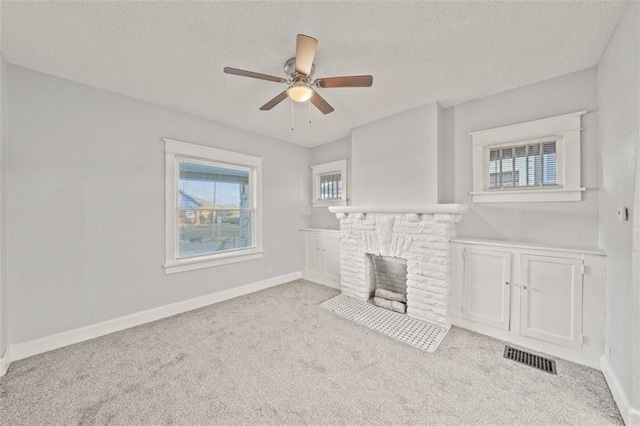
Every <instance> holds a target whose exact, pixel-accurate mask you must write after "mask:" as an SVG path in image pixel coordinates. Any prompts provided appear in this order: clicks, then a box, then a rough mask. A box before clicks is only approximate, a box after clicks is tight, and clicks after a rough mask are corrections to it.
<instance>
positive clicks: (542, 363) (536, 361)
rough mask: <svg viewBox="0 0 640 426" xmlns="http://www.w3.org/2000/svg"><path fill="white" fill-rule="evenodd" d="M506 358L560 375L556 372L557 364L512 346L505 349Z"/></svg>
mask: <svg viewBox="0 0 640 426" xmlns="http://www.w3.org/2000/svg"><path fill="white" fill-rule="evenodd" d="M504 357H505V358H507V359H511V360H513V361H516V362H519V363H520V364H524V365H528V366H529V367H533V368H537V369H538V370H542V371H544V372H545V373H549V374H558V372H557V370H556V362H555V361H553V360H551V359H549V358H545V357H542V356H538V355H534V354H532V353H529V352H525V351H521V350H520V349H516V348H512V347H511V346H505V347H504Z"/></svg>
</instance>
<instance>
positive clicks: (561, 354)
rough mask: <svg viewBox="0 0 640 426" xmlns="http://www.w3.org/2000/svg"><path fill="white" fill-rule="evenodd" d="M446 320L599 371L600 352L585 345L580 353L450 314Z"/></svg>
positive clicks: (457, 325)
mask: <svg viewBox="0 0 640 426" xmlns="http://www.w3.org/2000/svg"><path fill="white" fill-rule="evenodd" d="M448 319H449V321H450V323H451V324H453V325H455V326H456V327H460V328H464V329H467V330H471V331H475V332H476V333H480V334H484V335H487V336H490V337H493V338H494V339H498V340H503V341H505V342H509V343H513V344H515V345H519V346H522V347H525V348H527V349H531V350H533V351H536V352H540V353H542V354H546V355H551V356H555V357H558V358H562V359H566V360H567V361H571V362H575V363H576V364H582V365H586V366H587V367H591V368H595V369H596V370H599V369H600V368H601V366H600V365H601V363H600V356H601V354H602V351H601V350H600V349H598V348H594V347H588V346H587V345H586V344H585V345H584V347H583V349H582V351H578V350H575V349H571V348H567V347H563V346H558V345H555V344H553V343H548V342H543V341H541V340H536V339H531V338H528V337H524V336H520V335H519V334H517V333H513V332H511V331H508V330H500V329H497V328H495V327H492V326H489V325H486V324H480V323H478V322H475V321H471V320H469V319H466V318H461V317H458V316H455V315H451V314H449V316H448Z"/></svg>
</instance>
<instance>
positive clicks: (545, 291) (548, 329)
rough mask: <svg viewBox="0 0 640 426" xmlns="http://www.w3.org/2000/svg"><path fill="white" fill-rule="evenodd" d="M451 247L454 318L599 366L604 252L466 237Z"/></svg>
mask: <svg viewBox="0 0 640 426" xmlns="http://www.w3.org/2000/svg"><path fill="white" fill-rule="evenodd" d="M451 251H452V260H451V261H452V270H451V278H452V280H451V288H450V295H449V317H450V321H451V323H452V324H454V325H457V326H460V327H464V328H468V329H471V330H474V331H478V332H480V333H484V334H488V335H491V336H493V337H496V338H499V339H502V340H506V341H510V342H512V343H515V344H519V345H522V346H525V347H529V348H531V349H534V350H538V351H541V352H545V353H548V354H551V355H556V356H559V357H562V358H566V359H570V360H572V361H576V362H580V363H582V364H587V365H591V366H593V367H596V368H598V367H599V363H600V356H601V355H602V354H603V352H604V338H603V335H604V308H605V305H604V303H605V301H604V291H605V289H604V286H605V272H606V257H605V256H604V253H602V252H601V251H598V250H584V249H572V248H558V247H545V246H541V245H535V244H526V243H512V242H504V241H489V240H462V239H458V240H453V241H452V246H451Z"/></svg>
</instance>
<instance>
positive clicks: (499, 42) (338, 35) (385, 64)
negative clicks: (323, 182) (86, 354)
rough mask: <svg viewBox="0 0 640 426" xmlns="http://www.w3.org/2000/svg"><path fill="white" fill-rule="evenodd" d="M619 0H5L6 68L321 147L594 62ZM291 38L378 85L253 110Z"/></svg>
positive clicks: (334, 72) (324, 65) (341, 71)
mask: <svg viewBox="0 0 640 426" xmlns="http://www.w3.org/2000/svg"><path fill="white" fill-rule="evenodd" d="M624 5H625V4H624V2H619V1H606V2H588V1H579V2H567V1H557V2H538V1H531V2H529V1H520V2H515V1H514V2H348V3H347V2H306V3H302V2H259V3H255V2H252V3H248V2H225V3H222V2H163V3H156V2H153V3H152V2H99V1H93V2H3V5H2V49H3V52H4V54H5V57H6V59H7V61H8V62H9V63H12V64H16V65H20V66H24V67H28V68H33V69H36V70H39V71H42V72H45V73H48V74H52V75H55V76H59V77H63V78H67V79H70V80H73V81H77V82H80V83H84V84H88V85H91V86H95V87H99V88H102V89H106V90H110V91H113V92H116V93H121V94H124V95H128V96H131V97H134V98H137V99H141V100H144V101H148V102H153V103H156V104H160V105H164V106H167V107H170V108H174V109H177V110H181V111H185V112H188V113H191V114H194V115H197V116H200V117H204V118H207V119H211V120H214V121H218V122H222V123H226V124H230V125H233V126H236V127H239V128H242V129H247V130H251V131H254V132H257V133H260V134H264V135H268V136H271V137H274V138H279V139H282V140H286V141H289V142H293V143H297V144H300V145H304V146H315V145H319V144H322V143H325V142H329V141H332V140H336V139H339V138H341V137H344V136H347V135H349V132H350V130H351V129H352V128H354V127H357V126H360V125H362V124H365V123H368V122H371V121H374V120H377V119H379V118H382V117H386V116H389V115H392V114H395V113H398V112H401V111H404V110H407V109H410V108H413V107H416V106H419V105H423V104H427V103H431V102H435V101H439V102H441V103H442V105H444V106H448V105H453V104H456V103H459V102H462V101H465V100H470V99H474V98H478V97H481V96H485V95H488V94H492V93H497V92H501V91H504V90H508V89H511V88H514V87H518V86H522V85H525V84H529V83H533V82H536V81H541V80H545V79H548V78H552V77H555V76H559V75H562V74H566V73H569V72H572V71H577V70H580V69H584V68H588V67H591V66H594V65H596V64H597V63H598V61H599V59H600V56H601V54H602V52H603V51H604V48H605V47H606V44H607V41H608V40H609V37H610V35H611V33H612V32H613V29H614V27H615V25H616V23H617V22H618V20H619V18H620V16H621V14H622V10H623V9H624ZM297 33H303V34H308V35H311V36H313V37H315V38H317V39H318V40H319V46H318V53H317V56H316V60H315V63H316V77H321V76H325V77H327V76H339V75H354V74H372V75H373V76H374V83H373V87H372V88H369V89H364V88H348V89H320V93H321V94H322V96H323V97H324V98H325V99H326V100H327V101H328V102H330V103H331V104H332V105H333V107H334V108H335V112H333V113H332V114H329V115H326V116H323V115H322V114H320V113H319V112H318V111H317V110H316V109H314V108H312V109H311V119H312V123H311V124H309V123H308V119H307V117H308V114H309V112H308V108H307V104H297V105H296V108H295V123H296V125H295V131H291V112H292V111H291V102H290V101H289V100H286V101H285V102H283V103H282V104H280V105H278V106H277V107H275V108H274V109H273V110H272V111H270V112H264V111H259V110H258V108H259V107H260V106H261V105H262V104H264V103H265V102H266V101H267V100H269V99H271V98H272V97H273V96H275V95H276V94H277V93H279V92H280V91H282V90H283V88H284V86H282V85H280V84H278V83H272V82H267V81H259V80H254V79H249V78H242V77H237V76H231V75H227V74H223V72H222V69H223V67H225V66H230V67H235V68H241V69H247V70H252V71H257V72H262V73H266V74H272V75H276V76H280V75H283V70H282V66H283V64H284V62H285V61H286V60H287V59H289V58H290V57H292V56H293V55H294V52H295V36H296V34H297Z"/></svg>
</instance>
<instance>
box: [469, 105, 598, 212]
mask: <svg viewBox="0 0 640 426" xmlns="http://www.w3.org/2000/svg"><path fill="white" fill-rule="evenodd" d="M585 113H586V112H585V111H582V112H577V113H572V114H566V115H561V116H557V117H551V118H546V119H543V120H537V121H530V122H527V123H520V124H516V125H512V126H506V127H499V128H496V129H489V130H483V131H479V132H472V133H471V138H472V143H473V192H471V195H472V198H473V202H474V203H490V202H527V201H581V200H582V192H584V191H585V188H582V187H581V186H580V131H581V128H580V117H581V116H582V115H583V114H585Z"/></svg>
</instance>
